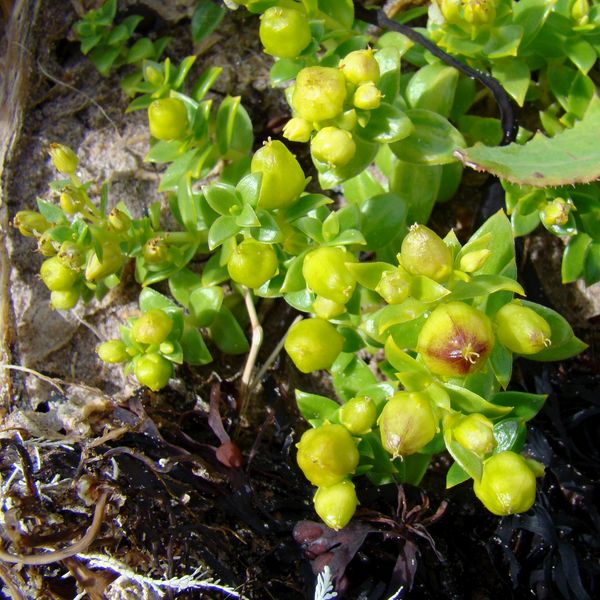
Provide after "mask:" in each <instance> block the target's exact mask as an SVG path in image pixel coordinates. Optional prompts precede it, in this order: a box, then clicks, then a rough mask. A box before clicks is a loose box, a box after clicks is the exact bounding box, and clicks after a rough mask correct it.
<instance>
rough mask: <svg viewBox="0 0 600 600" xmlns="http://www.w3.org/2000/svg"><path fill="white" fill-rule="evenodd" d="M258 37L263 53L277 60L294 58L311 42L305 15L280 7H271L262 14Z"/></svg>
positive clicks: (292, 9)
mask: <svg viewBox="0 0 600 600" xmlns="http://www.w3.org/2000/svg"><path fill="white" fill-rule="evenodd" d="M259 36H260V41H261V42H262V45H263V46H264V47H265V52H266V53H267V54H271V55H273V56H277V57H279V58H296V56H298V55H299V54H300V53H301V52H302V50H304V48H306V46H308V44H310V42H311V40H312V33H311V31H310V25H309V24H308V19H307V18H306V15H304V14H303V13H301V12H300V11H299V10H296V9H294V8H287V7H281V6H272V7H271V8H268V9H267V10H266V11H265V12H264V13H263V14H262V16H261V18H260V30H259Z"/></svg>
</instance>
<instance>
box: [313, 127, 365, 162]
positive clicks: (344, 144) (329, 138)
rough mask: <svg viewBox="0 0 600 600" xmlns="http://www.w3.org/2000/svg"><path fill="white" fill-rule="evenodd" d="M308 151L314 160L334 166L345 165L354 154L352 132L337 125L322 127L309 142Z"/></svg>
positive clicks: (354, 146) (354, 145)
mask: <svg viewBox="0 0 600 600" xmlns="http://www.w3.org/2000/svg"><path fill="white" fill-rule="evenodd" d="M310 151H311V153H312V155H313V157H314V158H315V159H316V160H319V161H321V162H324V163H327V164H329V165H332V166H334V167H343V166H344V165H347V164H348V163H349V162H350V161H351V160H352V159H353V158H354V155H355V154H356V143H355V142H354V139H353V138H352V134H351V133H350V132H349V131H346V130H345V129H338V128H337V127H323V129H321V130H320V131H318V132H317V134H316V135H315V137H313V139H312V141H311V143H310Z"/></svg>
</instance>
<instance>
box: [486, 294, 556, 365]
mask: <svg viewBox="0 0 600 600" xmlns="http://www.w3.org/2000/svg"><path fill="white" fill-rule="evenodd" d="M494 323H495V325H496V335H497V336H498V340H499V341H500V343H501V344H502V345H503V346H505V347H506V348H508V349H509V350H510V351H511V352H515V353H517V354H536V353H538V352H541V351H542V350H545V349H546V348H548V347H549V346H550V343H551V342H550V337H551V335H552V330H551V328H550V325H549V324H548V321H546V319H544V317H542V316H540V315H538V314H537V313H536V312H535V311H534V310H532V309H531V308H529V307H527V306H523V305H522V304H520V303H519V302H509V303H508V304H505V305H504V306H503V307H502V308H501V309H500V310H499V311H498V312H497V313H496V316H495V317H494Z"/></svg>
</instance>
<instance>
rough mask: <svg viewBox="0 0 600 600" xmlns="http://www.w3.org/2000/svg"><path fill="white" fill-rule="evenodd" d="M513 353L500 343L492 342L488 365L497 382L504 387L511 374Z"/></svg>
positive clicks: (508, 381) (506, 385)
mask: <svg viewBox="0 0 600 600" xmlns="http://www.w3.org/2000/svg"><path fill="white" fill-rule="evenodd" d="M512 365H513V355H512V352H510V351H509V350H507V349H506V348H505V347H504V346H503V345H502V344H494V347H493V348H492V353H491V355H490V366H491V367H492V371H493V372H494V376H495V377H496V379H497V380H498V383H499V384H500V385H501V386H502V387H503V388H504V389H506V388H507V387H508V384H509V383H510V378H511V376H512Z"/></svg>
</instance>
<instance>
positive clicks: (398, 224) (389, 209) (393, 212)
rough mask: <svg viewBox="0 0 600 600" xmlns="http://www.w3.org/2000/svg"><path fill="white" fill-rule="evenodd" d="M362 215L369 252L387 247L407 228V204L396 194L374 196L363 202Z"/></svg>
mask: <svg viewBox="0 0 600 600" xmlns="http://www.w3.org/2000/svg"><path fill="white" fill-rule="evenodd" d="M360 213H361V227H360V230H361V232H362V234H363V236H364V238H365V240H366V242H367V249H368V250H377V249H379V248H382V247H383V246H386V245H387V244H389V243H390V242H392V241H393V240H394V239H396V238H397V237H398V233H399V232H402V231H403V230H404V228H405V219H406V204H405V203H404V202H403V201H402V198H401V197H400V196H398V195H396V194H381V195H377V196H372V197H371V198H369V199H367V200H366V201H365V202H363V204H362V205H361V207H360Z"/></svg>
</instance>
